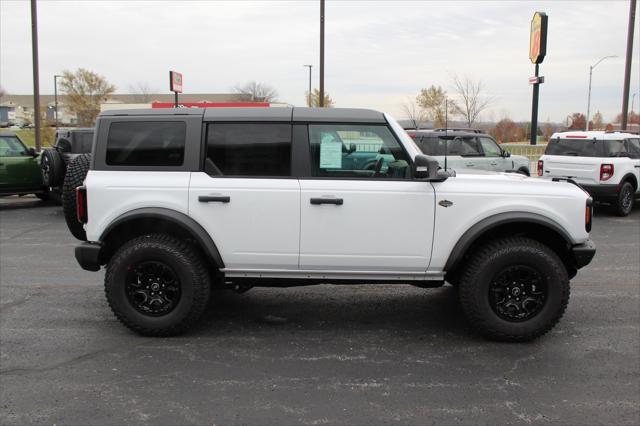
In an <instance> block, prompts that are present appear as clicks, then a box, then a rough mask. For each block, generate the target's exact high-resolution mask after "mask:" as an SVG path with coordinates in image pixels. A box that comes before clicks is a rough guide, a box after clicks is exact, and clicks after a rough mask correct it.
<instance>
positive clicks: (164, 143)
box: [107, 121, 187, 166]
mask: <svg viewBox="0 0 640 426" xmlns="http://www.w3.org/2000/svg"><path fill="white" fill-rule="evenodd" d="M186 129H187V126H186V124H185V123H184V122H181V121H168V122H160V121H148V122H135V121H126V122H115V123H111V126H110V127H109V136H108V138H107V164H108V165H111V166H181V165H182V162H183V161H184V144H185V134H186Z"/></svg>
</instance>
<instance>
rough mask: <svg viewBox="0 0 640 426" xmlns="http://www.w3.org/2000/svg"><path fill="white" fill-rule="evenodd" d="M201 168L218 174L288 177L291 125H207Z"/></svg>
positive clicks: (209, 172) (211, 173)
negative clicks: (203, 164) (203, 160)
mask: <svg viewBox="0 0 640 426" xmlns="http://www.w3.org/2000/svg"><path fill="white" fill-rule="evenodd" d="M205 171H206V172H207V173H208V174H210V175H222V176H248V177H270V176H282V177H289V176H291V125H290V124H283V123H230V124H216V123H214V124H211V125H209V128H208V130H207V157H206V158H205Z"/></svg>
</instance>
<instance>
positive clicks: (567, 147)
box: [544, 139, 603, 157]
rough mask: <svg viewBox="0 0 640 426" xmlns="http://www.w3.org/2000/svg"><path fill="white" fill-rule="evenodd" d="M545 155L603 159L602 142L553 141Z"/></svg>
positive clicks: (591, 140) (587, 140)
mask: <svg viewBox="0 0 640 426" xmlns="http://www.w3.org/2000/svg"><path fill="white" fill-rule="evenodd" d="M544 153H545V154H546V155H573V156H579V157H602V156H603V154H602V141H598V140H593V139H551V140H550V141H549V144H548V145H547V148H546V149H545V151H544Z"/></svg>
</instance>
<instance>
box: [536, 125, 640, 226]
mask: <svg viewBox="0 0 640 426" xmlns="http://www.w3.org/2000/svg"><path fill="white" fill-rule="evenodd" d="M538 176H543V177H545V178H570V179H572V180H574V181H575V182H577V183H578V184H579V185H580V186H581V187H582V188H584V189H585V190H586V191H587V192H589V194H591V196H592V197H594V198H595V199H596V201H604V202H609V203H611V204H612V205H613V206H614V207H615V209H616V212H617V213H618V214H619V215H620V216H626V215H628V214H629V213H631V210H632V209H633V204H634V199H635V198H637V197H638V196H640V186H639V185H638V182H640V137H639V136H638V135H637V134H634V133H623V132H604V131H591V132H584V131H573V132H562V133H554V134H553V135H552V136H551V139H550V140H549V144H548V145H547V148H546V150H545V152H544V155H543V156H542V157H540V160H539V161H538Z"/></svg>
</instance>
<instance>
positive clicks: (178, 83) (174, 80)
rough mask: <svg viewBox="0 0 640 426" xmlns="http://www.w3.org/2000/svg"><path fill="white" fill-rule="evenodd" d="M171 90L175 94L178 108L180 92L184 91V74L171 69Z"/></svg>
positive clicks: (175, 104)
mask: <svg viewBox="0 0 640 426" xmlns="http://www.w3.org/2000/svg"><path fill="white" fill-rule="evenodd" d="M169 90H170V91H172V92H173V93H174V94H175V103H174V108H178V93H182V74H181V73H179V72H176V71H169Z"/></svg>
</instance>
